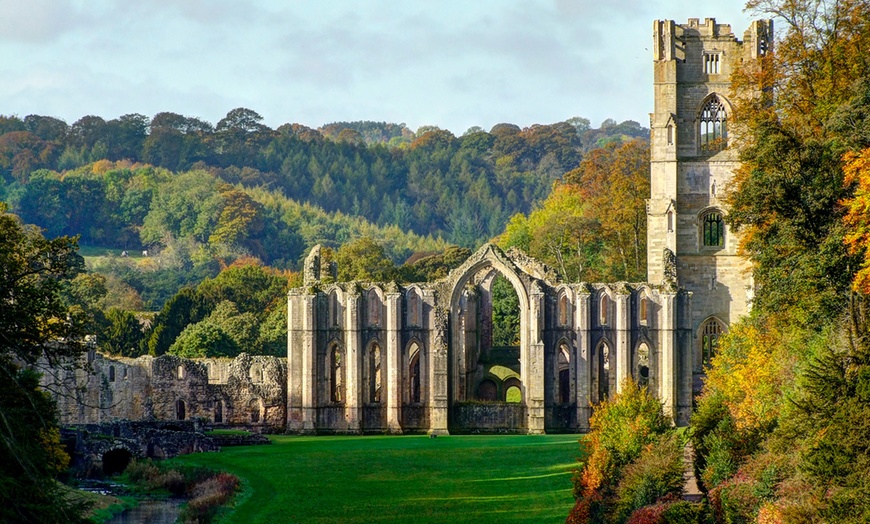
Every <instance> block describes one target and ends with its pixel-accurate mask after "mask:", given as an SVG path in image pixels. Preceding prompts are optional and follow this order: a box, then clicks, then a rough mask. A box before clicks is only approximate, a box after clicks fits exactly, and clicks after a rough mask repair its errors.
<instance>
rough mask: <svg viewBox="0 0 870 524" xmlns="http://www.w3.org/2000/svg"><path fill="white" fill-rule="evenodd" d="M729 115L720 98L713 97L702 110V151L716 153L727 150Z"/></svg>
mask: <svg viewBox="0 0 870 524" xmlns="http://www.w3.org/2000/svg"><path fill="white" fill-rule="evenodd" d="M726 117H727V115H726V113H725V104H723V103H722V101H721V100H719V98H718V97H716V96H712V97H710V99H709V100H707V103H706V104H704V107H703V108H702V109H701V121H700V124H701V127H700V132H701V150H702V151H707V152H716V151H721V150H722V149H725V146H726V145H727V139H728V133H727V129H726V125H725V124H726V120H727V118H726Z"/></svg>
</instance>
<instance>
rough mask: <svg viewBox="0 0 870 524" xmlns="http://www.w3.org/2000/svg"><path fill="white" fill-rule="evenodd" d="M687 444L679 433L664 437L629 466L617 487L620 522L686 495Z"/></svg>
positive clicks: (617, 509) (646, 448) (618, 519)
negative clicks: (660, 503) (655, 505)
mask: <svg viewBox="0 0 870 524" xmlns="http://www.w3.org/2000/svg"><path fill="white" fill-rule="evenodd" d="M683 469H684V467H683V441H682V439H681V438H680V437H679V435H677V434H676V433H675V432H671V433H666V434H663V435H661V436H660V437H659V438H658V439H657V440H656V441H654V442H653V443H651V444H648V445H647V446H645V447H644V448H643V450H642V451H641V453H640V456H638V458H637V460H635V461H634V462H632V463H631V464H629V465H627V466H626V467H625V469H624V470H623V473H622V478H621V479H620V480H619V484H618V485H617V487H616V515H617V517H616V520H617V521H621V520H624V519H626V518H628V516H629V515H630V514H631V513H632V512H633V511H634V510H636V509H639V508H642V507H644V506H649V505H652V504H655V503H656V502H658V501H659V500H662V499H664V498H666V497H668V496H679V495H681V494H682V492H683V484H684V483H685V479H683Z"/></svg>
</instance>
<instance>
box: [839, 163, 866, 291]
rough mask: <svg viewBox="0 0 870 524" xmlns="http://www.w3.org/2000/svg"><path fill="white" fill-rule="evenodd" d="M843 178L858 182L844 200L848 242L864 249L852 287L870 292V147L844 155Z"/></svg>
mask: <svg viewBox="0 0 870 524" xmlns="http://www.w3.org/2000/svg"><path fill="white" fill-rule="evenodd" d="M843 162H844V166H843V174H844V175H845V176H844V182H845V184H846V185H847V186H850V185H853V184H854V185H855V193H854V196H852V198H849V199H846V200H845V201H843V202H842V204H843V205H844V206H846V215H845V216H844V217H843V222H844V223H845V225H846V228H847V232H846V237H845V242H846V244H847V245H848V246H849V250H850V251H851V252H852V253H856V254H857V253H863V255H864V261H863V262H862V263H861V269H859V270H858V272H857V273H856V274H855V277H854V279H853V280H852V288H853V289H854V290H855V291H857V292H859V293H863V294H865V295H867V294H870V249H868V247H870V148H867V149H864V150H862V151H859V152H849V153H846V154H845V155H844V157H843Z"/></svg>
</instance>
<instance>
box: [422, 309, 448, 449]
mask: <svg viewBox="0 0 870 524" xmlns="http://www.w3.org/2000/svg"><path fill="white" fill-rule="evenodd" d="M449 315H450V312H449V311H448V310H446V309H443V308H439V307H435V306H433V307H432V315H431V317H432V318H431V319H430V320H429V332H430V333H431V336H430V337H429V347H428V348H427V350H428V352H429V362H430V365H429V434H430V435H447V434H448V433H449V432H448V431H447V410H448V409H450V402H449V399H448V395H447V380H448V376H447V367H448V366H447V358H448V355H447V337H448V333H447V320H448V318H449Z"/></svg>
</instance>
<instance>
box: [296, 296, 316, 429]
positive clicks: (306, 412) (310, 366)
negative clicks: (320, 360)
mask: <svg viewBox="0 0 870 524" xmlns="http://www.w3.org/2000/svg"><path fill="white" fill-rule="evenodd" d="M316 305H317V295H305V296H303V297H302V300H301V306H302V311H300V314H301V316H302V347H301V350H302V432H303V433H314V432H315V431H316V430H317V315H316V311H315V308H316Z"/></svg>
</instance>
